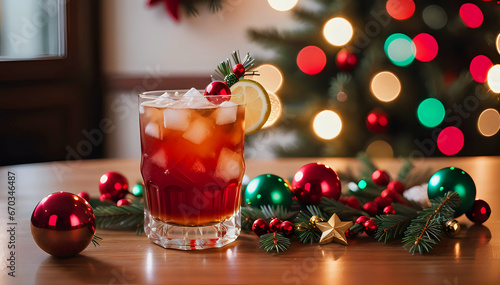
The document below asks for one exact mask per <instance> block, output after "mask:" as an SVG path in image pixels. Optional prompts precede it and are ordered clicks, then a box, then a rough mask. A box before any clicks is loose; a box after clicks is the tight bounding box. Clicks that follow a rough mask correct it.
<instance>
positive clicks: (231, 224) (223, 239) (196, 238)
mask: <svg viewBox="0 0 500 285" xmlns="http://www.w3.org/2000/svg"><path fill="white" fill-rule="evenodd" d="M144 231H145V232H146V235H147V236H148V238H149V239H150V240H151V241H152V242H154V243H156V244H157V245H159V246H162V247H164V248H173V249H180V250H201V249H209V248H219V247H223V246H225V245H226V244H229V243H231V242H233V241H235V240H236V238H238V236H239V234H240V231H241V215H240V211H238V212H237V213H235V214H234V215H233V216H231V217H230V218H228V219H226V220H224V221H222V222H220V223H217V224H215V225H210V226H193V227H188V226H180V225H177V224H171V223H166V222H164V221H161V220H158V219H155V218H153V216H151V214H150V213H149V211H147V210H146V211H144Z"/></svg>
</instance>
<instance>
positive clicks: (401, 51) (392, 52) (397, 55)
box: [384, 33, 415, 66]
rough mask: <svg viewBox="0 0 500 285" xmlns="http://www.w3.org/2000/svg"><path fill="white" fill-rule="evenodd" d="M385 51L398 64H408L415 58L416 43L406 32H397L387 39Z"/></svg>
mask: <svg viewBox="0 0 500 285" xmlns="http://www.w3.org/2000/svg"><path fill="white" fill-rule="evenodd" d="M384 51H385V54H386V55H387V57H388V58H389V59H390V60H391V62H392V63H394V64H395V65H397V66H407V65H408V64H410V63H412V62H413V60H414V59H415V55H414V54H415V45H414V44H413V41H412V40H411V39H410V37H408V36H407V35H405V34H401V33H395V34H392V35H390V36H389V37H388V38H387V40H385V44H384Z"/></svg>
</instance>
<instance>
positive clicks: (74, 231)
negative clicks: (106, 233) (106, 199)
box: [31, 192, 95, 257]
mask: <svg viewBox="0 0 500 285" xmlns="http://www.w3.org/2000/svg"><path fill="white" fill-rule="evenodd" d="M94 233H95V216H94V212H93V211H92V207H91V206H90V204H89V203H88V202H87V201H86V200H85V199H82V198H81V197H79V196H77V195H74V194H71V193H67V192H57V193H53V194H50V195H49V196H47V197H45V198H44V199H43V200H42V201H40V203H38V205H36V207H35V209H34V210H33V214H32V215H31V234H32V235H33V239H34V240H35V242H36V244H37V245H38V246H39V247H40V248H41V249H43V250H44V251H45V252H47V253H49V254H51V255H53V256H58V257H67V256H72V255H75V254H77V253H79V252H81V251H82V250H84V249H85V248H86V247H87V246H88V245H89V243H90V242H91V241H92V237H93V236H94Z"/></svg>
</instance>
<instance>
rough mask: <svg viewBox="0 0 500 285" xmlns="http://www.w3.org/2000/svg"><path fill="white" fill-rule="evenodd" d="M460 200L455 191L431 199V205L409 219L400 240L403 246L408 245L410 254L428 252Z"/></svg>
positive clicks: (435, 243) (440, 234) (441, 234)
mask: <svg viewBox="0 0 500 285" xmlns="http://www.w3.org/2000/svg"><path fill="white" fill-rule="evenodd" d="M461 202H462V201H461V200H460V197H459V195H458V193H456V192H448V193H447V194H446V196H444V197H437V198H434V199H432V200H431V206H430V207H428V208H425V209H423V210H422V211H421V212H419V214H418V216H417V217H416V218H415V219H413V220H412V221H411V223H410V225H409V226H408V229H407V230H406V231H405V237H404V238H403V240H402V242H403V244H404V246H403V247H405V248H406V247H409V248H410V249H409V251H410V253H411V254H415V252H417V251H418V253H420V254H422V253H424V251H425V252H429V251H430V250H431V249H432V247H433V246H435V245H437V244H438V243H439V241H440V240H441V238H442V237H443V235H444V223H445V222H446V221H448V220H451V219H452V218H453V217H454V214H455V210H456V209H457V208H458V207H459V206H460V203H461Z"/></svg>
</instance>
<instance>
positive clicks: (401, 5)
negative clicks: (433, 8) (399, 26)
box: [385, 0, 415, 20]
mask: <svg viewBox="0 0 500 285" xmlns="http://www.w3.org/2000/svg"><path fill="white" fill-rule="evenodd" d="M385 8H386V9H387V13H389V15H391V17H393V18H394V19H396V20H406V19H408V18H410V17H411V16H412V15H413V13H414V12H415V2H413V0H389V1H387V3H386V4H385Z"/></svg>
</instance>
